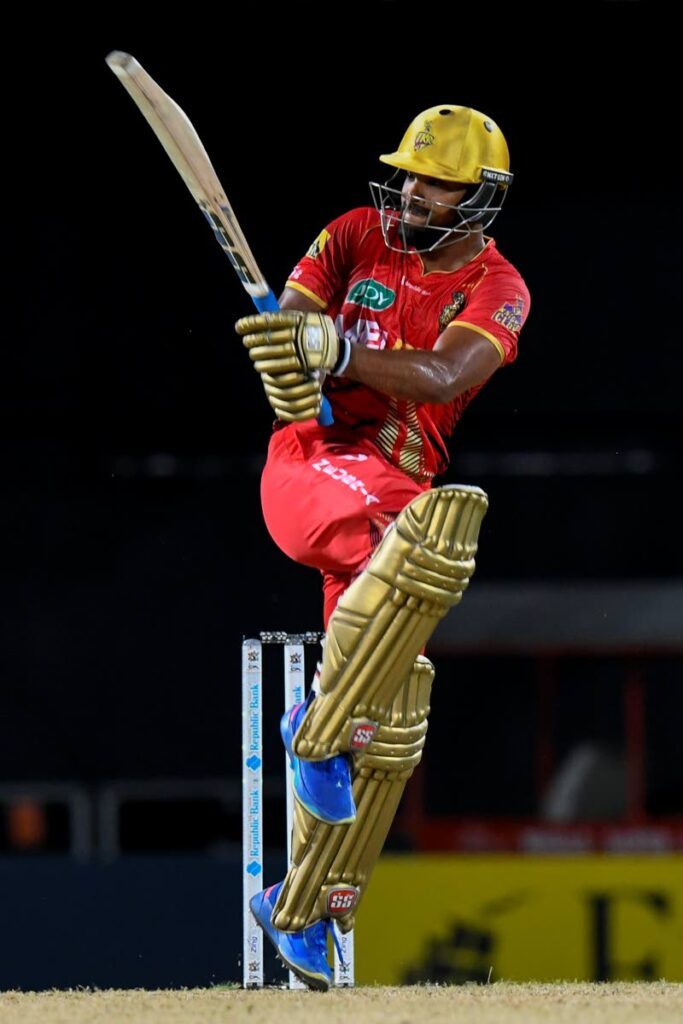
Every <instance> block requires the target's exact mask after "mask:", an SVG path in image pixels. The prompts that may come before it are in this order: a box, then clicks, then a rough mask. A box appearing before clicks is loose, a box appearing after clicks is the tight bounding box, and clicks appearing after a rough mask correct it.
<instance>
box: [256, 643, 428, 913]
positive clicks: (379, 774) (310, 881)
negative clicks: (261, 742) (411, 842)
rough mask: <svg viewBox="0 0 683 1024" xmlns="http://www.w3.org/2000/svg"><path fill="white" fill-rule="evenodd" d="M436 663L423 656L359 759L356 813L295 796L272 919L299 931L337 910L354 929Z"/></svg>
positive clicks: (414, 747) (421, 731)
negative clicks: (327, 815) (309, 807)
mask: <svg viewBox="0 0 683 1024" xmlns="http://www.w3.org/2000/svg"><path fill="white" fill-rule="evenodd" d="M433 679H434V666H433V665H432V663H431V662H430V661H429V660H428V659H427V658H424V657H423V656H422V655H419V656H418V657H417V659H416V660H415V664H414V665H413V668H412V670H411V672H410V674H409V676H408V678H407V679H405V678H404V680H403V685H402V686H401V689H400V691H399V693H398V694H397V695H396V696H395V698H394V701H393V703H392V704H391V706H390V707H389V708H388V711H387V715H386V717H385V719H384V720H383V722H382V724H381V725H380V726H379V728H378V730H377V733H376V735H375V738H374V740H372V742H371V743H369V744H368V746H367V747H366V749H365V752H364V753H363V754H361V755H358V756H357V757H356V758H355V766H354V780H353V796H354V799H355V802H356V808H357V813H356V820H355V821H354V822H353V823H352V824H351V825H327V824H325V823H324V822H322V821H319V820H318V819H317V818H314V817H313V816H312V815H311V814H309V813H308V812H307V811H305V810H304V809H303V807H302V806H301V804H299V802H298V801H295V802H294V807H295V817H294V830H293V836H292V864H291V867H290V869H289V871H288V872H287V877H286V878H285V881H284V883H283V886H282V890H281V892H280V895H279V898H278V901H277V903H276V905H275V910H274V912H273V924H274V925H275V927H276V928H280V929H282V930H283V931H298V930H299V929H300V928H305V927H306V926H307V925H309V924H315V922H316V921H319V920H320V919H321V918H328V917H332V918H334V919H335V921H337V923H338V924H339V927H340V928H341V930H342V931H345V932H346V931H350V930H351V928H353V918H354V914H355V911H356V908H357V907H358V902H359V900H360V898H361V896H362V895H363V892H364V891H365V889H366V888H367V884H368V881H369V879H370V875H371V873H372V869H373V868H374V866H375V864H376V862H377V859H378V857H379V855H380V853H381V852H382V847H383V846H384V841H385V839H386V837H387V834H388V832H389V829H390V827H391V823H392V821H393V820H394V817H395V815H396V811H397V809H398V805H399V801H400V799H401V796H402V795H403V790H404V789H405V785H406V782H407V781H408V779H409V778H410V776H411V775H412V774H413V771H414V769H415V767H416V765H418V764H419V762H420V758H421V757H422V748H423V747H424V743H425V734H426V732H427V715H428V714H429V698H430V694H431V689H432V681H433Z"/></svg>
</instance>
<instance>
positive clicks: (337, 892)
mask: <svg viewBox="0 0 683 1024" xmlns="http://www.w3.org/2000/svg"><path fill="white" fill-rule="evenodd" d="M356 903H358V889H356V888H355V887H354V886H352V885H343V886H342V885H338V886H335V888H334V889H330V891H329V892H328V894H327V912H328V914H332V915H336V916H342V915H344V914H348V912H349V911H350V910H353V908H354V907H355V905H356Z"/></svg>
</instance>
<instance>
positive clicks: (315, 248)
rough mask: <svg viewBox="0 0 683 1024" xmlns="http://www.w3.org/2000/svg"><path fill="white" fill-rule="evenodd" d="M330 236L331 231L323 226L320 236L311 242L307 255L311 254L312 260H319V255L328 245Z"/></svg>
mask: <svg viewBox="0 0 683 1024" xmlns="http://www.w3.org/2000/svg"><path fill="white" fill-rule="evenodd" d="M329 238H330V233H329V231H328V230H327V229H326V228H323V229H322V231H321V232H320V234H319V235H318V237H317V238H316V240H315V242H312V243H311V245H310V247H309V249H308V252H307V253H306V255H307V256H310V257H311V259H312V260H317V258H318V256H319V255H320V253H321V252H322V251H323V249H324V248H325V246H326V245H327V243H328V241H329Z"/></svg>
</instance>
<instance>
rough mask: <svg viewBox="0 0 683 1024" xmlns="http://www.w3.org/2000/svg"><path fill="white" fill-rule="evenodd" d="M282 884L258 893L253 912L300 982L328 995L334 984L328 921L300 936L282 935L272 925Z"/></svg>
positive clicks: (312, 927)
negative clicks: (330, 960)
mask: <svg viewBox="0 0 683 1024" xmlns="http://www.w3.org/2000/svg"><path fill="white" fill-rule="evenodd" d="M281 888H282V882H278V883H277V885H271V886H270V887H269V888H268V889H263V890H262V892H257V893H256V895H255V896H252V898H251V899H250V900H249V906H250V908H251V912H252V914H253V915H254V917H255V918H256V920H257V922H258V924H259V926H260V927H261V928H262V929H263V932H264V933H265V934H266V935H267V936H268V938H269V939H270V941H271V942H272V943H273V945H274V946H275V949H276V950H277V954H278V956H279V957H280V959H281V960H282V962H283V963H284V965H285V967H288V968H289V970H290V971H293V972H294V973H295V974H296V976H297V978H300V979H301V981H303V982H304V984H305V985H308V986H309V988H315V989H319V991H321V992H327V990H328V988H329V987H330V985H331V984H332V971H331V969H330V965H329V963H328V962H327V932H328V928H329V927H330V922H328V921H318V922H317V923H316V924H311V925H309V926H308V928H302V929H301V931H298V932H282V931H280V930H279V929H278V928H276V927H275V926H274V925H273V924H272V917H273V910H274V908H275V904H276V902H277V898H278V896H279V894H280V889H281Z"/></svg>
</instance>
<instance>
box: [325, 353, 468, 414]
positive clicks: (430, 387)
mask: <svg viewBox="0 0 683 1024" xmlns="http://www.w3.org/2000/svg"><path fill="white" fill-rule="evenodd" d="M344 376H345V377H349V378H350V379H351V380H357V381H359V382H360V383H361V384H367V385H368V386H369V387H371V388H375V389H376V390H377V391H383V392H384V393H385V394H387V395H393V397H394V398H405V399H409V400H410V401H413V402H433V403H437V404H438V403H442V402H450V401H451V400H452V399H453V398H455V396H456V395H458V394H459V393H460V391H461V390H462V391H464V390H465V387H466V385H463V387H462V388H459V387H458V379H457V374H456V373H455V372H454V368H453V365H452V363H449V362H447V361H446V360H445V359H444V358H443V357H441V356H440V355H439V354H438V353H436V352H424V351H420V352H418V351H410V350H408V349H400V350H399V351H397V352H394V351H386V350H385V351H378V350H377V349H370V348H363V347H362V346H360V345H352V346H351V358H350V360H349V364H348V366H347V367H346V370H345V371H344Z"/></svg>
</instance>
